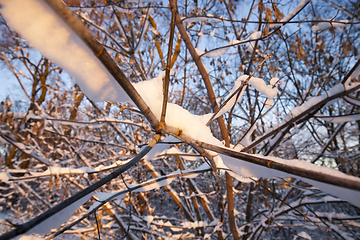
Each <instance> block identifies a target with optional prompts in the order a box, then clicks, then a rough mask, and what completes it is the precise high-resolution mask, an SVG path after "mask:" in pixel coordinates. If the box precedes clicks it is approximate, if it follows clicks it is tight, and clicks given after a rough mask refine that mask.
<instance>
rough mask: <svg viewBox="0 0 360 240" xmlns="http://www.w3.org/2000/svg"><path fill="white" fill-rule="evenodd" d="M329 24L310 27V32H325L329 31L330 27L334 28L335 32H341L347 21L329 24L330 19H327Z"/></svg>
mask: <svg viewBox="0 0 360 240" xmlns="http://www.w3.org/2000/svg"><path fill="white" fill-rule="evenodd" d="M328 21H329V22H321V23H319V24H317V25H314V26H312V28H311V29H312V30H313V31H322V30H326V29H329V28H331V27H334V28H336V30H338V31H340V32H343V31H344V30H343V28H344V27H345V26H346V23H347V21H342V22H331V19H328Z"/></svg>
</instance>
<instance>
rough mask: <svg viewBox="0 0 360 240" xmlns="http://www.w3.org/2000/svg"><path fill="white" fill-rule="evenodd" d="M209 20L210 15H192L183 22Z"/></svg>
mask: <svg viewBox="0 0 360 240" xmlns="http://www.w3.org/2000/svg"><path fill="white" fill-rule="evenodd" d="M207 20H209V18H208V17H191V18H187V19H185V20H183V22H185V23H192V22H202V21H207Z"/></svg>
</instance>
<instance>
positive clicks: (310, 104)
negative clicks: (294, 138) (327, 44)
mask: <svg viewBox="0 0 360 240" xmlns="http://www.w3.org/2000/svg"><path fill="white" fill-rule="evenodd" d="M359 89H360V83H355V82H354V83H352V84H338V85H336V86H334V87H333V88H331V89H330V90H329V91H326V92H325V93H324V94H322V95H320V96H316V97H312V98H310V99H309V100H308V101H306V102H305V103H303V104H302V105H300V106H297V107H295V108H293V109H292V110H291V111H290V112H289V114H287V115H286V116H285V118H284V121H283V123H281V124H279V125H278V126H276V127H275V128H274V129H273V130H271V131H270V132H268V133H265V134H264V135H263V136H261V137H258V138H257V139H256V140H255V141H253V142H252V143H251V144H250V145H249V146H247V147H245V148H244V149H243V150H242V151H246V150H249V149H252V148H253V147H255V146H256V145H258V144H259V143H260V142H263V141H265V140H266V139H268V138H269V137H271V136H272V135H274V134H277V133H278V132H279V131H281V130H283V129H284V128H286V127H287V126H290V125H292V124H294V123H299V122H300V121H301V120H302V119H304V118H305V117H306V116H309V114H310V113H311V112H313V111H317V110H319V109H320V108H321V107H322V106H324V105H325V104H326V103H328V102H330V101H331V100H334V99H337V98H340V97H343V96H346V95H349V94H350V93H353V92H356V91H358V90H359Z"/></svg>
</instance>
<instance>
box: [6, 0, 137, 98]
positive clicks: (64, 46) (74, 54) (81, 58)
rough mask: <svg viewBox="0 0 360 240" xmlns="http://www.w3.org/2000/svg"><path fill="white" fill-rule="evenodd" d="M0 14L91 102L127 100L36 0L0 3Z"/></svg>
mask: <svg viewBox="0 0 360 240" xmlns="http://www.w3.org/2000/svg"><path fill="white" fill-rule="evenodd" d="M0 4H1V5H2V8H1V9H0V12H1V14H2V16H3V17H4V18H5V19H6V21H7V22H8V24H9V25H10V27H11V28H13V29H14V30H15V31H17V32H18V33H19V34H20V35H21V36H22V37H23V38H25V39H26V41H28V42H29V43H30V45H31V46H32V47H34V48H36V49H38V50H39V51H40V52H41V54H42V55H44V56H45V57H47V58H49V59H50V60H52V61H53V62H54V63H56V64H57V65H59V66H60V67H62V68H64V69H65V70H66V71H67V72H68V73H70V75H72V76H73V77H75V80H76V82H77V84H79V86H80V87H81V90H82V91H83V92H84V93H85V94H86V95H87V96H88V97H89V98H91V99H92V100H94V101H104V100H109V101H131V100H130V99H129V97H128V96H127V94H126V93H125V92H124V90H123V89H122V88H121V87H120V85H119V84H118V83H117V82H116V80H115V79H114V78H113V77H112V76H111V74H110V73H109V72H108V71H107V70H106V68H105V67H104V66H103V65H102V63H101V62H100V61H99V60H98V59H97V58H96V56H95V55H94V54H93V53H92V52H91V50H90V49H89V48H88V47H87V46H86V45H85V43H84V42H83V41H82V40H81V39H80V38H79V37H78V36H77V35H76V34H75V33H74V32H73V31H72V30H71V29H70V28H69V27H68V26H67V25H66V24H65V23H64V22H63V20H62V19H61V18H60V17H58V16H57V14H56V13H55V12H54V11H53V10H52V9H51V8H50V7H49V6H48V5H47V4H46V3H45V2H43V1H40V0H0Z"/></svg>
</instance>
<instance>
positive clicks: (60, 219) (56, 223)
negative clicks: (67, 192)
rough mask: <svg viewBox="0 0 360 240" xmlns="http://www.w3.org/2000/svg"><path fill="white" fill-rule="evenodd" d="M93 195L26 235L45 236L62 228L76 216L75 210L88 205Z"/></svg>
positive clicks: (90, 194)
mask: <svg viewBox="0 0 360 240" xmlns="http://www.w3.org/2000/svg"><path fill="white" fill-rule="evenodd" d="M92 195H93V193H89V194H88V195H86V196H84V197H82V198H80V199H79V200H77V201H76V202H74V203H72V204H70V205H69V206H67V207H66V208H64V209H63V210H61V211H60V212H58V213H56V214H54V215H53V216H51V217H50V218H48V219H46V220H45V221H43V222H42V223H41V224H39V225H37V226H35V227H34V228H31V229H30V230H29V231H27V232H26V234H32V233H37V234H41V235H43V234H46V233H49V232H50V231H51V229H54V228H58V227H60V226H61V224H63V223H64V222H66V221H67V220H68V218H69V217H71V216H72V215H73V214H74V212H75V210H76V209H78V208H79V207H80V206H81V205H83V204H84V203H86V202H87V201H88V200H89V199H90V197H91V196H92Z"/></svg>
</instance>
